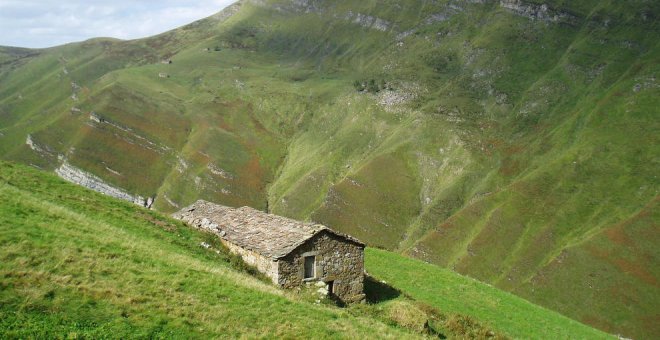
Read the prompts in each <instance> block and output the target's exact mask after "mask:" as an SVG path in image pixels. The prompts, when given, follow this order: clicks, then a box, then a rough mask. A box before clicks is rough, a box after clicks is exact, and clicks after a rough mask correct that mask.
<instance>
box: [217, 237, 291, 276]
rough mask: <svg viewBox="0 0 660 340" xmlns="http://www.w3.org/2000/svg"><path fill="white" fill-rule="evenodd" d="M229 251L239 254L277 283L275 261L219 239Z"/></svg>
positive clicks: (246, 261)
mask: <svg viewBox="0 0 660 340" xmlns="http://www.w3.org/2000/svg"><path fill="white" fill-rule="evenodd" d="M220 241H221V242H222V244H224V245H225V246H226V247H227V249H229V251H230V252H232V253H234V254H236V255H238V256H240V257H241V258H242V259H243V261H245V263H247V264H249V265H251V266H254V267H257V270H259V271H260V272H262V273H264V274H266V276H268V277H269V278H270V279H271V280H272V281H273V283H274V284H278V273H277V271H278V268H277V261H274V260H272V259H270V258H267V257H265V256H262V255H261V254H259V253H257V252H254V251H251V250H248V249H245V248H241V247H239V246H237V245H235V244H233V243H231V242H229V241H227V240H225V239H222V238H221V239H220Z"/></svg>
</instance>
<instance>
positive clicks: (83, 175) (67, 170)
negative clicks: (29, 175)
mask: <svg viewBox="0 0 660 340" xmlns="http://www.w3.org/2000/svg"><path fill="white" fill-rule="evenodd" d="M55 173H56V174H57V175H58V176H60V177H62V178H63V179H65V180H67V181H69V182H72V183H75V184H78V185H81V186H84V187H85V188H88V189H92V190H94V191H98V192H100V193H102V194H106V195H108V196H112V197H115V198H119V199H122V200H126V201H129V202H133V203H135V204H137V205H141V206H143V207H147V208H149V207H151V204H153V198H151V197H150V198H148V199H145V198H144V197H142V196H134V195H131V194H129V193H127V192H126V191H124V190H122V189H118V188H115V187H113V186H111V185H110V184H107V183H105V182H104V181H103V180H102V179H100V178H99V177H97V176H95V175H92V174H90V173H88V172H85V171H83V170H81V169H78V168H76V167H74V166H72V165H71V164H69V163H67V162H64V163H63V164H62V165H61V166H60V167H59V168H57V169H55Z"/></svg>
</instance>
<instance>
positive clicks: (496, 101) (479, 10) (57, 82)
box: [0, 0, 660, 338]
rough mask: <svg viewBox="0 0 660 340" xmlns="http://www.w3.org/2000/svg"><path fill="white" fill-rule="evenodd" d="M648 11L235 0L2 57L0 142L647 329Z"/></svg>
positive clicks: (589, 4) (171, 202)
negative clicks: (157, 31) (186, 17)
mask: <svg viewBox="0 0 660 340" xmlns="http://www.w3.org/2000/svg"><path fill="white" fill-rule="evenodd" d="M658 17H660V4H658V3H657V2H655V1H645V0H634V1H625V2H624V1H614V0H610V1H595V0H594V1H579V2H566V1H560V0H549V1H545V2H541V1H536V0H535V1H516V0H502V1H489V0H483V1H448V0H447V1H417V0H407V1H384V0H383V1H375V0H372V1H360V2H356V1H340V0H336V1H320V0H319V1H313V0H296V1H292V0H279V1H276V0H263V1H256V0H253V1H241V2H239V3H237V4H235V5H233V6H231V7H230V8H228V9H226V10H225V11H223V12H221V13H219V14H217V15H215V16H213V17H210V18H207V19H204V20H201V21H198V22H195V23H193V24H190V25H187V26H184V27H182V28H180V29H177V30H174V31H171V32H167V33H164V34H161V35H159V36H155V37H152V38H147V39H142V40H135V41H116V40H107V39H103V40H91V41H87V42H84V43H77V44H69V45H65V46H61V47H56V48H52V49H47V50H23V49H13V48H5V49H2V50H0V85H1V86H0V154H1V155H3V157H4V158H5V159H10V160H15V161H19V162H22V163H26V164H32V165H34V166H37V167H40V168H43V169H46V170H50V171H52V170H55V171H57V172H58V173H59V174H60V175H61V176H63V177H66V178H69V179H70V180H74V181H77V182H80V183H83V184H87V185H88V186H95V187H97V188H105V189H104V190H106V191H107V190H111V189H108V188H112V187H114V188H117V190H119V192H120V194H118V195H124V196H126V197H127V198H129V199H130V200H135V201H139V202H142V204H146V203H147V201H148V198H155V203H154V207H155V208H156V209H158V210H161V211H165V212H170V211H174V210H176V209H177V208H178V207H180V206H183V205H186V204H189V203H191V202H192V201H194V200H195V199H197V198H204V199H208V200H211V201H216V202H220V203H224V204H228V205H233V206H239V205H250V206H253V207H255V208H259V209H267V210H269V211H272V212H274V213H278V214H282V215H286V216H290V217H294V218H298V219H313V220H316V221H318V222H322V223H325V224H328V225H330V226H331V227H333V228H336V229H338V230H340V231H343V232H347V233H349V234H351V235H353V236H356V237H358V238H360V239H362V240H364V241H365V242H367V243H368V244H370V245H372V246H378V247H383V248H387V249H390V250H396V251H398V252H401V253H404V254H407V255H410V256H413V257H417V258H420V259H423V260H425V261H428V262H431V263H434V264H437V265H440V266H444V267H447V268H451V269H453V270H455V271H458V272H460V273H463V274H467V275H469V276H472V277H474V278H477V279H479V280H481V281H485V282H489V283H491V284H493V285H495V286H497V287H500V288H503V289H506V290H508V291H511V292H514V293H516V294H518V295H521V296H523V297H526V298H528V299H530V300H532V301H535V302H538V303H540V304H542V305H544V306H546V307H549V308H551V309H554V310H557V311H559V312H561V313H563V314H565V315H568V316H571V317H573V318H575V319H577V320H580V321H583V322H586V323H589V324H592V325H595V326H597V327H599V328H601V329H603V330H606V331H609V332H613V333H621V334H623V335H626V336H631V337H637V338H654V337H657V336H659V335H660V329H659V328H658V325H659V324H660V322H658V321H659V320H660V315H659V314H658V312H657V308H656V307H655V306H656V305H657V304H658V303H659V302H660V301H658V298H659V297H660V294H659V283H658V280H659V279H660V272H659V270H660V266H659V265H658V256H659V255H660V254H659V251H658V249H657V247H656V246H655V245H656V244H658V243H659V242H660V233H658V220H659V218H658V216H657V214H658V213H657V210H658V209H657V203H658V197H659V189H660V185H659V182H658V178H657V170H658V169H659V168H660V164H658V163H659V160H660V148H659V147H658V145H660V143H659V141H658V135H659V134H658V131H660V126H659V124H660V123H659V122H660V120H658V117H659V116H660V114H659V112H658V98H660V96H659V94H660V85H659V84H658V82H657V79H656V78H657V73H658V71H659V69H660V65H659V63H658V62H659V61H660V47H658V42H659V41H660V39H659V38H660V27H658V25H659V24H658V22H659V20H658ZM127 195H128V196H127Z"/></svg>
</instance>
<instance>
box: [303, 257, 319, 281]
mask: <svg viewBox="0 0 660 340" xmlns="http://www.w3.org/2000/svg"><path fill="white" fill-rule="evenodd" d="M309 258H311V259H312V265H311V276H307V261H308V259H309ZM314 279H316V255H307V256H303V280H314Z"/></svg>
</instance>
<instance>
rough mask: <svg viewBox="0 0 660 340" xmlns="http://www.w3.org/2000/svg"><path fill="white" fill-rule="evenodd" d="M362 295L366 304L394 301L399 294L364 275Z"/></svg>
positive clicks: (386, 285) (382, 283)
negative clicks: (364, 296)
mask: <svg viewBox="0 0 660 340" xmlns="http://www.w3.org/2000/svg"><path fill="white" fill-rule="evenodd" d="M364 294H365V295H366V300H367V302H368V303H379V302H384V301H388V300H392V299H396V298H397V297H399V295H401V292H400V291H399V290H398V289H396V288H394V287H392V286H390V285H388V284H387V283H385V282H382V281H378V279H376V278H374V277H371V276H369V275H366V274H365V275H364Z"/></svg>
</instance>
